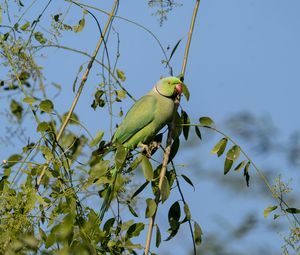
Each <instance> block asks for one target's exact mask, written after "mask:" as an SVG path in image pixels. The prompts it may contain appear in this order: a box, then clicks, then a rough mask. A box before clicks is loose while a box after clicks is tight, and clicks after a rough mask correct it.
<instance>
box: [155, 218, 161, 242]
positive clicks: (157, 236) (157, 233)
mask: <svg viewBox="0 0 300 255" xmlns="http://www.w3.org/2000/svg"><path fill="white" fill-rule="evenodd" d="M160 243H161V233H160V230H159V227H158V225H157V224H156V238H155V246H156V248H158V247H159V245H160Z"/></svg>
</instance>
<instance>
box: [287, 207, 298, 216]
mask: <svg viewBox="0 0 300 255" xmlns="http://www.w3.org/2000/svg"><path fill="white" fill-rule="evenodd" d="M285 211H286V212H287V213H291V214H297V213H300V210H299V209H297V208H292V207H290V208H287V209H286V210H285Z"/></svg>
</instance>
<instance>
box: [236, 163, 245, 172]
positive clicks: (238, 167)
mask: <svg viewBox="0 0 300 255" xmlns="http://www.w3.org/2000/svg"><path fill="white" fill-rule="evenodd" d="M245 164H246V160H243V161H242V162H240V163H239V164H238V165H237V166H236V167H235V168H234V171H237V172H238V171H240V170H241V169H242V168H243V167H244V165H245Z"/></svg>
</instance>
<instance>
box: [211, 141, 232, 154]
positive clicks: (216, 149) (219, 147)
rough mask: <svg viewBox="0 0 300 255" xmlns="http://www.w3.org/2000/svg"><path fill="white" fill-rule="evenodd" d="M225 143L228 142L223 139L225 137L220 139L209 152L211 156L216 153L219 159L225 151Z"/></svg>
mask: <svg viewBox="0 0 300 255" xmlns="http://www.w3.org/2000/svg"><path fill="white" fill-rule="evenodd" d="M227 141H228V140H227V138H225V137H224V138H222V139H221V140H220V141H219V142H218V143H217V144H216V145H215V146H214V148H213V149H212V150H211V153H212V154H215V153H216V154H218V157H220V156H221V155H222V154H223V153H224V151H225V148H226V145H227Z"/></svg>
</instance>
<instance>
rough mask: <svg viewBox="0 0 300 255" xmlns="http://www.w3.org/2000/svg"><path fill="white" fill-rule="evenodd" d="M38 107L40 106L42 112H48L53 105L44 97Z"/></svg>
mask: <svg viewBox="0 0 300 255" xmlns="http://www.w3.org/2000/svg"><path fill="white" fill-rule="evenodd" d="M39 108H40V110H41V111H43V112H48V113H50V112H52V111H53V108H54V106H53V103H52V101H51V100H49V99H46V100H43V101H42V102H41V103H40V105H39Z"/></svg>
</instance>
